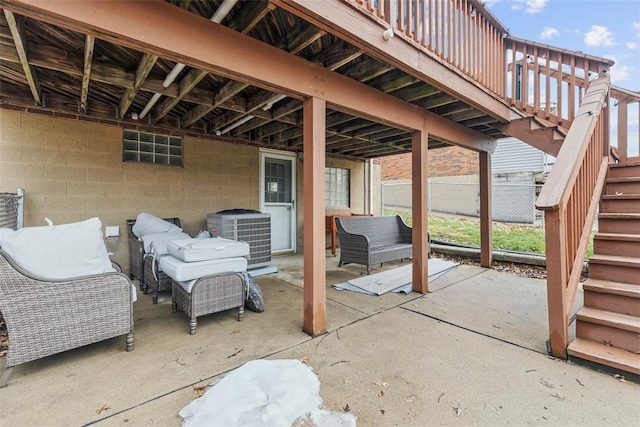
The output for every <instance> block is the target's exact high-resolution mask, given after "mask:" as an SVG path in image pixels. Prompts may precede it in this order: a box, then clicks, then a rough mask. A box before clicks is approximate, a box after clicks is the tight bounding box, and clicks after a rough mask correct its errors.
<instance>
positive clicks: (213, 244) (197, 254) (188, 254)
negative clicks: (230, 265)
mask: <svg viewBox="0 0 640 427" xmlns="http://www.w3.org/2000/svg"><path fill="white" fill-rule="evenodd" d="M167 250H168V252H169V254H171V255H172V256H173V257H175V258H178V259H179V260H181V261H184V262H197V261H206V260H209V259H222V258H235V257H246V256H249V250H250V248H249V244H248V243H247V242H238V241H235V240H231V239H225V238H223V237H213V238H210V239H188V240H173V241H171V242H169V243H168V244H167Z"/></svg>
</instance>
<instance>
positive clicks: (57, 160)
mask: <svg viewBox="0 0 640 427" xmlns="http://www.w3.org/2000/svg"><path fill="white" fill-rule="evenodd" d="M83 119H84V118H82V117H81V116H80V117H75V116H73V115H68V114H65V115H58V116H57V117H56V114H55V113H53V114H52V113H51V112H47V114H36V113H32V112H27V111H24V109H19V110H14V109H11V108H0V192H15V191H16V190H17V189H18V188H23V189H24V190H25V226H35V225H44V218H45V217H47V218H50V219H51V220H52V221H53V222H54V223H67V222H74V221H80V220H84V219H87V218H90V217H94V216H97V217H99V218H100V219H101V221H102V223H103V225H105V226H106V225H118V226H120V235H121V238H120V246H119V248H118V250H117V252H116V254H115V259H116V260H117V261H118V262H119V263H120V264H121V265H122V266H123V267H124V268H125V269H128V265H129V255H128V249H127V242H126V231H127V230H126V220H127V219H129V218H135V217H136V216H137V214H138V213H139V212H140V211H146V212H150V213H153V214H155V215H158V216H165V217H179V218H180V219H181V221H182V225H183V227H184V229H185V231H186V232H187V233H189V234H192V235H193V234H195V233H197V232H198V231H199V230H203V229H204V228H205V226H206V217H207V214H209V213H214V212H217V211H220V210H223V209H232V208H248V209H259V208H260V200H259V174H260V165H259V164H260V156H259V148H258V147H256V146H250V145H241V144H231V143H225V142H221V141H215V140H209V139H204V138H199V137H195V136H190V135H188V134H186V135H183V136H184V140H183V166H182V167H178V166H166V165H153V164H144V163H130V162H128V163H123V162H122V126H121V124H120V123H118V122H116V121H100V122H98V121H96V120H83ZM126 126H127V127H128V128H131V126H130V125H129V124H127V125H126ZM139 129H140V130H146V131H150V132H153V131H157V132H158V133H170V132H167V131H166V130H160V129H153V128H150V127H149V126H145V125H140V126H139ZM327 165H328V166H337V167H346V168H349V169H351V170H352V173H351V188H352V190H351V199H352V206H353V208H354V209H355V210H354V211H356V212H360V211H361V210H362V209H363V208H364V206H365V205H364V203H365V202H364V200H363V198H364V192H365V190H364V187H363V185H364V182H363V180H364V177H365V174H364V163H362V162H353V161H346V160H338V159H328V160H327ZM301 177H302V163H301V162H300V161H298V186H297V189H298V200H297V201H298V202H299V203H298V204H297V209H298V232H297V236H298V241H299V242H300V244H301V242H302V216H303V200H302V178H301ZM323 197H324V195H323Z"/></svg>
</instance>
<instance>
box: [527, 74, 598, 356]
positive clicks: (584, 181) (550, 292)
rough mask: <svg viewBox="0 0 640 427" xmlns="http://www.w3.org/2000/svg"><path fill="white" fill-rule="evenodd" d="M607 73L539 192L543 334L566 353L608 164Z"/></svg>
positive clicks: (593, 86) (593, 87) (588, 96)
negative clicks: (546, 312)
mask: <svg viewBox="0 0 640 427" xmlns="http://www.w3.org/2000/svg"><path fill="white" fill-rule="evenodd" d="M609 85H610V84H609V77H608V75H601V76H599V77H598V78H597V79H596V80H594V81H592V82H591V83H590V85H589V88H588V89H587V90H586V92H585V94H584V96H583V98H582V102H581V104H580V108H579V109H578V112H577V114H576V115H575V118H574V121H573V124H572V126H571V128H570V129H569V132H568V134H567V136H566V138H565V140H564V143H563V144H562V147H561V149H560V152H559V153H558V157H557V159H556V162H555V164H554V166H553V169H552V170H551V172H550V174H549V177H548V178H547V181H546V183H545V185H544V186H543V187H542V191H541V192H540V196H539V197H538V200H537V201H536V206H537V208H538V209H541V210H544V211H545V212H544V213H545V239H546V254H547V298H548V301H549V303H548V304H549V336H550V340H551V351H552V353H553V354H554V355H556V356H559V357H563V358H566V356H567V353H566V351H567V346H568V344H569V331H568V328H569V318H570V316H571V310H572V307H573V302H574V299H575V295H576V291H577V289H578V283H579V281H580V275H581V272H582V265H583V263H584V259H585V255H586V252H587V246H588V243H589V238H590V236H591V230H592V227H593V223H594V219H595V216H596V212H597V209H598V204H599V202H600V195H601V193H602V188H603V186H604V180H605V176H606V173H607V168H608V161H609V160H608V159H609V157H608V154H609V147H608V142H609V138H608V134H609V109H608V108H605V106H606V102H607V100H608V96H609Z"/></svg>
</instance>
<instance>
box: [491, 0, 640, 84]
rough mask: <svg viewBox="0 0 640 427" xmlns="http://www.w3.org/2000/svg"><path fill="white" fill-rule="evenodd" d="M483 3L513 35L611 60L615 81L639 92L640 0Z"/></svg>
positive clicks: (613, 80) (552, 0)
mask: <svg viewBox="0 0 640 427" xmlns="http://www.w3.org/2000/svg"><path fill="white" fill-rule="evenodd" d="M484 3H485V6H486V7H488V8H489V10H490V11H491V13H493V14H494V15H495V16H496V18H498V20H500V22H502V24H503V25H504V26H505V27H507V28H508V29H509V31H510V33H511V34H512V35H513V36H514V37H519V38H523V39H527V40H532V41H536V42H541V43H546V44H550V45H552V46H557V47H562V48H566V49H570V50H576V51H582V52H585V53H588V54H590V55H595V56H600V57H606V58H610V59H613V60H614V61H616V65H615V66H614V67H613V68H612V70H611V80H612V82H613V84H615V85H617V86H621V87H624V88H626V89H631V90H634V91H640V0H598V1H593V0H487V1H485V2H484Z"/></svg>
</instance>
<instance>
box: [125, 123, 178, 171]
mask: <svg viewBox="0 0 640 427" xmlns="http://www.w3.org/2000/svg"><path fill="white" fill-rule="evenodd" d="M122 161H123V162H138V163H154V164H158V165H173V166H182V138H180V137H178V136H171V135H162V134H158V133H150V132H140V131H137V130H128V129H125V130H124V131H123V134H122Z"/></svg>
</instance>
